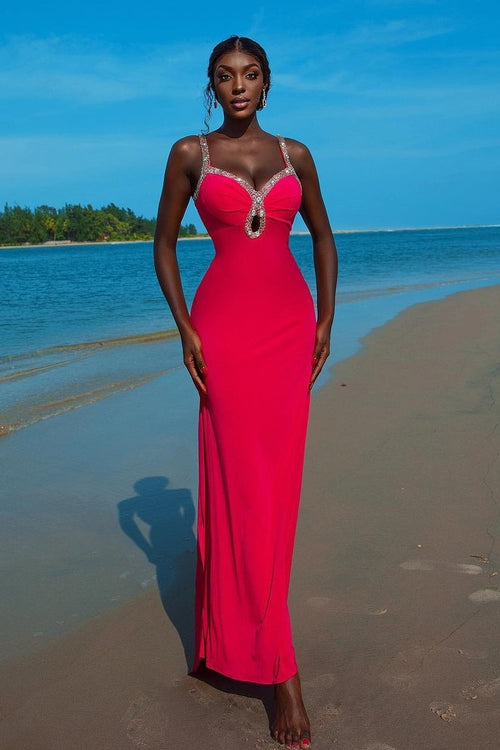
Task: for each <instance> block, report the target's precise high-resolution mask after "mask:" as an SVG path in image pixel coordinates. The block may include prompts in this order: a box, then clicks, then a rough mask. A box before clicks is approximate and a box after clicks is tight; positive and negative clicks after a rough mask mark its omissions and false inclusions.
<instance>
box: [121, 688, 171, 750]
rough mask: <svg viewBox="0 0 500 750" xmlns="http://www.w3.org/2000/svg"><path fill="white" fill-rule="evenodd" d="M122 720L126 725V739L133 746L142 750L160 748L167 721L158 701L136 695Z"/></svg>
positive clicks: (165, 733)
mask: <svg viewBox="0 0 500 750" xmlns="http://www.w3.org/2000/svg"><path fill="white" fill-rule="evenodd" d="M123 718H124V721H125V722H126V725H127V737H128V738H129V740H130V741H131V742H133V743H134V745H137V747H141V748H144V750H149V748H151V749H153V748H155V749H156V748H158V747H161V744H162V742H163V741H164V740H165V738H166V736H167V723H168V720H167V717H166V714H165V711H164V708H163V707H162V705H161V704H160V703H159V701H157V700H155V699H154V698H148V696H147V695H138V696H137V698H135V700H133V701H132V703H130V705H129V707H128V709H127V711H126V713H125V716H124V717H123Z"/></svg>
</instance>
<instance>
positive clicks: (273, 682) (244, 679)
mask: <svg viewBox="0 0 500 750" xmlns="http://www.w3.org/2000/svg"><path fill="white" fill-rule="evenodd" d="M202 658H204V657H202ZM202 658H200V659H198V661H197V663H196V664H195V665H194V666H193V668H192V669H190V670H189V671H188V675H193V676H195V675H196V674H197V672H198V670H199V668H200V666H201V661H202ZM205 667H206V668H207V669H211V670H212V671H213V672H217V673H218V674H221V675H223V676H224V677H229V679H230V680H237V681H238V682H251V683H253V684H254V685H280V684H281V683H282V682H286V681H287V680H290V679H291V678H292V677H294V675H296V674H297V672H298V671H299V670H298V667H297V666H295V667H294V670H293V672H292V673H291V674H290V675H288V677H284V678H283V679H279V680H262V679H259V680H255V679H251V678H249V677H242V676H241V675H237V674H235V673H234V672H232V671H231V670H229V671H228V670H226V669H219V668H218V667H217V666H215V664H214V663H213V662H210V663H209V662H208V660H207V659H205Z"/></svg>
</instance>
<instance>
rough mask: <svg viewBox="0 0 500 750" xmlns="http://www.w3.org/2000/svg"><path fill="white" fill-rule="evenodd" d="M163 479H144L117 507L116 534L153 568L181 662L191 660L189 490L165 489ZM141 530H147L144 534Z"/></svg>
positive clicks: (193, 555)
mask: <svg viewBox="0 0 500 750" xmlns="http://www.w3.org/2000/svg"><path fill="white" fill-rule="evenodd" d="M167 487H168V479H167V477H160V476H159V477H145V478H144V479H139V480H138V481H137V482H136V483H135V484H134V490H135V491H136V495H135V496H134V497H129V498H126V499H125V500H121V501H120V502H119V503H118V517H119V522H120V526H121V528H122V530H123V531H124V532H125V534H126V535H127V536H128V537H130V539H132V541H133V542H134V543H135V544H136V545H137V546H138V547H139V549H141V550H142V551H143V552H144V554H145V555H146V557H147V558H148V560H149V561H150V562H151V563H153V565H155V566H156V582H157V585H158V591H159V593H160V598H161V602H162V604H163V608H164V610H165V612H166V614H167V616H168V617H169V619H170V620H171V622H172V624H173V625H174V627H175V628H176V630H177V632H178V633H179V636H180V639H181V641H182V645H183V647H184V655H185V658H186V663H187V664H188V665H191V664H192V662H193V657H194V582H195V568H196V539H195V536H194V532H193V523H194V519H195V508H194V503H193V498H192V495H191V491H190V490H188V489H185V488H181V489H172V490H170V489H167ZM144 527H149V530H147V529H146V528H144Z"/></svg>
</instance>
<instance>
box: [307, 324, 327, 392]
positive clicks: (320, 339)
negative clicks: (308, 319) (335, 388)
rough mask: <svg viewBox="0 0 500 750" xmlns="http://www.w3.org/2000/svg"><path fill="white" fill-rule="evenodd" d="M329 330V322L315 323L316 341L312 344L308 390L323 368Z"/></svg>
mask: <svg viewBox="0 0 500 750" xmlns="http://www.w3.org/2000/svg"><path fill="white" fill-rule="evenodd" d="M330 332H331V324H330V325H327V324H325V323H319V322H318V323H317V324H316V343H315V345H314V354H313V359H312V373H311V380H310V382H309V390H311V388H312V387H313V385H314V383H315V381H316V378H317V377H318V375H319V374H320V372H321V370H322V369H323V365H324V364H325V362H326V360H327V359H328V357H329V355H330Z"/></svg>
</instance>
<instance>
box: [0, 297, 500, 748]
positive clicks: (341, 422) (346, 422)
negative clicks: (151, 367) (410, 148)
mask: <svg viewBox="0 0 500 750" xmlns="http://www.w3.org/2000/svg"><path fill="white" fill-rule="evenodd" d="M499 331H500V294H499V287H489V288H488V287H487V288H483V289H477V290H473V291H467V292H463V293H460V294H456V295H453V296H450V297H447V298H445V299H444V300H440V301H437V302H430V303H425V304H421V305H417V306H415V307H413V308H410V309H408V310H406V311H405V312H403V313H402V314H400V315H399V316H398V317H397V318H395V319H394V320H392V321H390V322H389V323H388V324H387V325H385V326H384V327H382V328H379V329H376V330H375V331H373V332H372V333H371V334H370V335H369V336H368V337H367V338H366V339H365V340H364V341H363V348H362V350H361V351H360V352H359V353H358V354H356V355H355V356H354V357H352V358H351V359H349V360H346V361H344V362H341V363H340V364H338V365H337V366H336V367H335V371H334V376H333V378H332V379H331V381H330V382H328V383H327V384H326V385H324V386H323V387H322V388H321V389H319V390H318V391H317V393H315V394H314V397H313V401H312V410H311V421H310V429H309V437H308V448H307V456H306V465H305V474H304V485H303V494H302V497H303V499H302V505H301V512H300V518H299V526H298V530H297V539H296V546H295V555H294V566H293V573H292V583H291V591H290V598H289V602H290V610H291V615H292V623H293V629H294V640H295V648H296V652H297V658H298V662H299V665H300V668H301V676H302V684H303V692H304V699H305V702H306V706H307V707H308V709H309V715H310V718H311V724H312V732H313V747H314V748H316V749H317V750H326V749H327V748H332V747H334V748H338V750H422V748H426V750H471V749H472V748H477V749H478V750H497V748H498V746H499V742H498V737H499V736H500V701H499V697H500V649H499V647H498V630H499V626H500V586H499V576H498V575H497V573H499V570H498V567H499V550H498V542H497V537H498V535H499V534H500V506H499V498H500V462H499V452H500V431H499V428H498V421H499V411H498V403H499V402H500V378H499V365H498V363H499V355H500V337H499ZM334 338H335V337H334ZM334 345H335V344H334ZM160 385H161V381H156V382H155V383H152V384H149V385H148V386H145V387H144V388H141V389H138V390H136V391H134V392H132V393H125V394H120V395H118V396H115V397H113V399H108V400H107V401H104V402H101V403H99V404H95V405H93V406H92V407H85V408H83V409H80V410H78V412H74V413H72V414H68V415H63V416H62V417H57V418H55V419H52V420H48V421H47V422H46V423H40V424H39V425H36V427H35V428H32V430H31V428H30V430H26V431H25V433H26V434H25V435H24V434H21V433H19V434H16V435H12V436H9V437H7V438H5V440H6V441H12V442H11V443H8V442H6V443H5V445H8V444H10V445H11V446H13V448H11V451H12V455H11V459H10V464H12V461H13V458H12V456H13V455H14V452H15V451H18V453H19V452H20V451H21V447H22V449H23V450H25V451H27V450H28V449H29V450H30V451H31V452H30V454H29V455H30V456H31V457H32V460H33V462H34V463H33V466H34V468H33V470H32V471H33V472H34V473H35V474H34V476H35V477H36V471H37V463H36V462H37V460H38V461H40V463H43V465H44V467H45V469H46V472H45V474H44V477H45V479H44V481H45V483H46V485H45V486H40V481H39V480H38V479H37V485H36V486H37V492H40V494H41V497H42V498H43V497H44V493H45V496H46V497H47V498H48V497H49V496H50V497H51V498H52V500H54V497H55V498H56V501H57V502H56V505H57V504H58V506H57V510H56V511H54V517H53V518H52V519H51V522H50V524H51V525H50V533H52V534H54V535H55V532H56V530H57V523H58V521H57V517H58V515H57V514H58V513H59V514H61V517H62V516H64V513H68V515H69V511H68V508H67V504H68V502H69V499H68V498H69V497H70V496H71V494H72V490H73V489H74V487H72V486H71V484H70V485H69V486H67V487H66V492H65V493H64V487H63V486H62V483H61V482H59V483H58V482H57V476H58V474H61V475H62V476H63V477H67V472H66V473H64V471H62V470H61V465H62V464H64V462H65V461H67V460H69V459H68V458H67V457H68V455H70V456H71V457H72V461H73V462H74V463H73V464H72V465H73V466H75V467H77V471H75V473H74V476H75V483H78V482H80V483H85V482H86V483H87V484H86V485H85V486H86V490H87V495H86V497H85V499H83V495H82V499H81V502H80V498H78V503H79V506H78V507H79V510H78V512H79V513H81V514H82V517H83V515H84V513H85V510H86V507H87V506H86V505H85V503H88V508H90V499H89V498H91V496H92V493H94V492H95V493H96V497H97V496H98V492H100V493H101V495H102V494H103V490H102V488H103V487H104V488H106V483H107V482H108V481H110V475H111V480H113V477H114V476H115V475H116V474H119V473H120V472H123V471H124V470H125V468H127V469H128V470H130V466H131V465H132V467H133V471H134V472H135V473H134V476H137V477H139V476H141V477H146V476H147V475H148V472H150V473H151V472H153V470H154V469H155V468H156V466H157V465H158V461H161V452H162V451H163V450H165V449H166V448H165V446H164V445H163V444H162V442H161V430H162V412H161V410H159V409H158V407H157V404H158V401H155V400H154V399H155V398H158V388H159V386H160ZM176 388H177V390H176V391H175V392H174V393H173V395H171V398H172V400H173V403H175V402H176V401H180V400H181V399H183V398H185V395H186V393H187V391H188V386H187V385H185V383H184V380H181V379H179V383H178V385H177V386H176ZM148 399H149V401H148V403H147V404H146V405H145V404H144V400H148ZM116 404H118V405H119V406H120V405H121V408H120V409H118V410H117V411H114V409H116ZM124 412H125V413H126V418H125V415H124ZM144 412H146V414H144ZM118 413H119V414H120V415H122V416H121V417H120V418H121V419H122V420H123V421H122V422H118V417H117V416H116V414H118ZM171 418H172V419H173V420H176V419H178V420H179V430H182V429H184V431H185V424H184V417H183V416H182V415H179V416H177V415H176V414H175V412H174V413H173V414H172V417H171ZM192 419H193V420H194V407H193V410H192ZM127 429H128V432H127V433H126V438H125V439H124V437H123V436H124V435H125V432H126V431H127ZM71 430H74V431H75V433H74V434H75V436H78V437H75V441H76V443H75V445H73V446H70V445H68V440H67V436H68V431H71ZM92 431H93V432H92ZM116 431H119V433H120V439H121V441H122V442H121V443H120V444H119V447H120V449H121V451H122V452H124V453H123V455H118V448H117V446H116V445H115V444H114V443H113V439H112V434H113V432H116ZM28 433H30V435H32V436H29V435H28ZM62 433H64V437H61V434H62ZM58 436H59V437H58ZM82 436H87V437H86V438H85V439H87V441H88V442H87V443H86V444H85V443H82V442H81V441H82V440H84V437H82ZM92 436H93V437H92ZM14 441H18V442H14ZM30 441H31V444H30ZM78 441H80V442H78ZM96 441H97V445H96ZM145 441H146V442H145ZM183 441H184V442H183V443H182V445H181V449H180V448H179V447H178V446H177V448H176V451H177V453H175V456H174V458H175V459H176V462H177V464H178V466H180V467H181V469H179V475H178V476H177V477H176V479H177V481H176V483H175V486H179V487H181V488H182V486H183V485H182V480H183V478H186V477H188V475H190V474H192V472H193V467H194V465H195V457H194V450H195V446H194V435H193V441H191V438H190V436H189V435H185V436H184V437H183ZM30 445H31V447H30ZM42 445H43V446H45V447H44V449H43V450H45V451H46V453H45V454H43V453H42V458H40V456H39V455H38V454H39V452H40V451H41V450H42V449H41V448H40V447H39V446H42ZM82 445H83V446H85V445H88V446H94V447H93V450H95V454H94V455H92V456H90V457H89V455H87V454H85V455H81V450H82ZM47 446H49V447H47ZM51 450H52V451H53V455H52V459H50V460H49V459H48V458H47V455H50V453H49V454H47V451H49V452H50V451H51ZM89 450H90V447H89ZM37 456H38V458H37ZM151 456H154V459H155V461H156V464H155V466H153V465H152V459H151ZM42 459H43V461H42ZM86 462H90V468H89V466H88V465H87V463H86ZM150 464H151V467H150ZM151 480H152V478H151V477H150V481H149V484H148V485H147V486H145V485H144V484H143V485H141V484H140V481H139V482H138V483H137V485H138V486H137V487H136V489H135V491H136V497H135V501H137V497H139V496H140V495H141V488H142V491H143V496H142V497H143V506H142V507H143V510H142V521H143V523H144V524H145V525H146V526H147V524H148V505H147V503H148V497H149V496H150V495H151V493H154V492H157V493H160V494H161V492H165V488H164V486H163V485H161V483H160V485H158V486H157V487H156V488H155V485H154V482H152V481H151ZM65 481H67V479H66V480H65ZM33 482H35V479H33ZM186 483H187V480H186ZM82 486H83V484H82ZM148 492H149V493H150V494H149V495H148ZM171 492H172V493H173V494H172V495H171V499H175V502H176V503H178V505H179V507H183V508H184V511H183V512H184V517H185V519H186V523H185V526H184V527H180V526H176V527H175V528H174V529H172V528H171V524H170V525H169V516H168V514H167V515H166V516H165V517H164V518H163V519H161V523H158V524H157V529H156V533H157V534H160V532H161V531H162V530H163V532H164V534H165V535H166V536H167V538H168V545H169V552H168V555H167V554H166V552H165V555H164V556H163V557H162V555H161V554H152V555H151V562H152V563H153V566H152V572H153V573H154V572H156V581H157V584H158V586H156V585H154V586H149V587H146V588H145V590H144V593H143V594H141V595H139V596H134V597H132V598H130V599H128V600H126V601H125V603H124V604H119V605H116V606H114V607H113V608H112V609H111V610H110V611H108V612H106V613H105V614H102V615H99V616H96V617H94V618H93V619H91V620H88V621H85V622H83V623H82V624H81V625H80V626H79V627H76V628H74V629H71V630H70V631H69V632H67V633H65V634H63V635H60V636H59V637H57V638H56V637H54V638H52V640H51V641H50V642H48V643H46V644H43V645H40V646H39V647H37V648H33V649H29V650H27V652H26V653H25V654H24V655H18V656H16V657H15V658H10V659H9V660H7V661H6V662H4V664H3V667H2V677H1V682H0V696H1V714H2V718H1V727H0V747H1V748H2V749H3V748H5V750H84V749H85V750H87V748H95V749H96V750H126V749H127V748H130V749H131V750H133V748H144V749H148V748H151V750H153V749H154V750H160V748H161V749H163V748H165V749H167V750H169V749H170V748H179V747H181V748H190V747H203V748H206V750H217V749H221V750H230V749H231V750H233V748H236V747H248V748H259V749H261V750H263V749H264V748H267V747H269V748H273V747H274V748H275V747H278V745H277V744H276V743H274V742H273V741H272V740H271V739H270V737H269V732H268V713H269V711H270V706H271V698H272V689H271V688H268V687H258V686H253V685H246V684H240V683H234V682H232V681H230V680H227V679H224V678H222V677H218V676H216V675H209V674H207V675H206V676H205V678H204V679H197V678H194V677H190V676H188V675H187V674H186V669H187V660H189V659H190V656H191V649H192V591H193V573H194V549H193V539H192V532H191V522H192V511H193V505H192V498H191V496H190V493H189V492H188V491H187V490H186V491H184V492H183V491H182V489H177V490H175V489H174V490H171ZM106 496H107V501H106V502H107V503H108V505H109V514H108V511H107V510H106V508H107V507H108V506H106V508H105V509H104V510H103V511H102V519H99V520H100V521H101V520H102V532H101V534H97V533H94V535H93V539H92V544H91V547H92V550H97V553H96V554H97V555H99V554H100V553H99V550H100V549H101V547H102V548H103V549H104V547H106V549H107V554H109V556H110V559H112V560H115V561H117V562H116V566H117V571H119V570H120V566H122V567H123V566H124V565H125V563H122V562H121V561H120V560H119V558H120V556H121V555H128V554H129V550H134V554H140V555H143V553H144V551H146V552H147V550H142V551H140V550H138V549H137V545H138V543H140V540H139V542H138V537H137V535H135V539H134V530H133V528H132V524H131V518H132V515H133V514H134V509H137V507H138V506H137V502H136V504H135V505H134V502H133V500H134V498H125V499H124V496H123V492H122V493H121V494H120V491H119V490H118V489H117V490H116V491H115V490H114V489H113V490H112V491H109V492H107V491H106ZM117 505H118V510H119V511H120V513H121V515H120V516H119V517H120V523H121V529H120V528H119V526H118V523H117V521H116V516H117V509H116V508H117ZM71 512H73V511H71ZM112 518H113V519H114V520H111V519H112ZM156 520H157V519H156ZM170 520H171V519H170ZM113 524H114V525H113ZM162 524H163V525H162ZM68 528H71V527H70V526H69V527H68ZM123 532H124V533H123ZM47 533H48V532H47ZM65 533H67V531H66V532H65ZM79 534H81V532H79ZM115 534H116V541H115V536H114V535H115ZM55 538H56V536H54V539H55ZM179 539H181V540H182V542H179ZM134 541H135V544H134ZM80 543H82V545H83V544H84V543H85V544H86V543H87V542H84V541H83V540H82V539H81V538H80V536H78V537H76V538H74V539H72V538H71V535H69V537H68V539H67V544H68V545H69V546H71V545H72V544H73V545H78V544H80ZM89 544H90V543H89ZM160 548H161V545H158V546H157V548H156V550H157V551H158V549H160ZM89 549H90V547H89ZM165 550H166V547H165ZM165 550H164V551H165ZM153 551H154V546H153ZM90 555H91V553H90V552H89V557H88V560H87V558H86V563H85V564H86V566H87V567H86V568H85V575H86V577H85V582H86V585H87V586H89V585H91V583H90V582H91V581H92V580H93V577H94V578H95V579H96V580H97V577H98V575H99V566H98V565H96V564H94V561H95V557H93V558H92V562H91V560H90ZM166 557H168V560H166ZM87 563H88V565H87ZM127 565H130V563H129V562H127ZM30 585H34V584H33V581H28V580H27V586H28V590H29V586H30ZM37 585H40V584H38V583H37ZM96 585H98V584H96ZM159 591H160V593H161V596H160V595H159ZM50 596H52V594H51V592H50V591H48V597H49V600H50ZM124 598H126V597H124ZM72 606H73V605H72ZM75 606H76V605H75ZM11 629H12V632H14V630H15V628H14V626H12V628H11Z"/></svg>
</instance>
